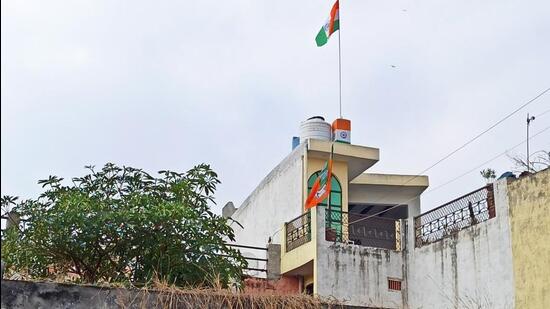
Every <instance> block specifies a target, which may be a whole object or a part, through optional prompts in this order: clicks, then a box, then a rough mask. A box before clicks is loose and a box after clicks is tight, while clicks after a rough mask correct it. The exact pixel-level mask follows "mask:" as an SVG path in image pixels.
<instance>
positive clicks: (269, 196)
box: [231, 144, 306, 276]
mask: <svg viewBox="0 0 550 309" xmlns="http://www.w3.org/2000/svg"><path fill="white" fill-rule="evenodd" d="M305 146H306V145H305V144H302V145H300V146H298V147H297V148H296V149H294V150H293V151H292V153H290V154H289V155H288V156H287V157H286V158H285V159H284V160H283V161H282V162H281V163H280V164H279V165H278V166H277V167H275V168H274V169H273V170H272V171H271V172H270V173H269V175H267V176H266V177H265V178H264V179H263V180H262V182H261V183H260V184H259V185H258V187H257V188H256V189H255V190H254V191H253V192H252V193H251V194H250V196H249V197H248V198H247V199H246V200H245V201H244V202H243V204H242V205H241V206H240V207H239V209H238V210H237V211H236V212H235V213H234V214H233V215H232V216H231V217H232V218H233V219H235V220H236V221H238V222H239V223H240V224H241V225H242V226H243V227H240V226H239V225H238V224H235V223H232V224H231V226H232V227H233V229H234V230H235V236H236V241H235V243H237V244H242V245H251V246H257V247H265V246H266V245H267V242H268V239H269V237H272V240H273V243H280V239H281V237H280V236H279V234H280V233H284V231H281V228H282V227H283V223H284V222H286V221H289V220H291V219H293V218H296V217H298V216H299V215H300V214H301V213H302V173H303V170H302V169H303V167H302V165H303V162H302V160H303V159H302V155H303V152H304V148H305ZM241 251H242V252H243V254H244V255H246V256H247V257H259V258H265V256H257V255H258V251H253V250H252V251H250V250H248V251H247V250H246V249H241ZM257 263H262V262H254V261H249V264H250V265H249V266H250V267H254V268H263V267H264V265H263V264H262V265H259V264H258V265H256V264H257ZM249 274H251V275H254V276H256V275H258V276H265V274H262V273H257V274H256V273H254V274H252V273H249Z"/></svg>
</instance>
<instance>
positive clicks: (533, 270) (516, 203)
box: [508, 169, 550, 309]
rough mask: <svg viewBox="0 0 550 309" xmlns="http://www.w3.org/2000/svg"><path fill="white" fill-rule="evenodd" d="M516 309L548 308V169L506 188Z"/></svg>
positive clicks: (549, 291) (549, 202)
mask: <svg viewBox="0 0 550 309" xmlns="http://www.w3.org/2000/svg"><path fill="white" fill-rule="evenodd" d="M508 199H509V203H510V223H511V228H512V256H513V262H514V265H513V267H514V285H515V292H516V293H515V302H516V307H517V308H541V309H542V308H550V279H549V278H550V241H549V240H548V235H550V169H547V170H545V171H542V172H539V173H537V174H535V175H531V176H528V177H523V178H520V179H518V180H515V181H512V182H510V183H509V184H508Z"/></svg>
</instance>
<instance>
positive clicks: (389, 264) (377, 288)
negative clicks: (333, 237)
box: [315, 207, 403, 308]
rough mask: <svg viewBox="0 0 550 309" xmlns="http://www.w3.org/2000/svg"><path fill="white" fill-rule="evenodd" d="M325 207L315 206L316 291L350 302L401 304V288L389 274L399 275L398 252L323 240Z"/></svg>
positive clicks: (399, 253)
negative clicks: (391, 282) (392, 283)
mask: <svg viewBox="0 0 550 309" xmlns="http://www.w3.org/2000/svg"><path fill="white" fill-rule="evenodd" d="M324 213H325V212H324V208H323V207H317V226H318V227H321V228H319V229H318V230H317V258H316V260H315V263H316V279H315V282H316V284H315V293H317V294H319V295H322V296H325V297H328V296H331V297H335V298H336V299H338V300H341V301H345V302H346V304H349V305H353V306H366V307H369V306H370V307H375V308H402V307H403V301H402V300H403V297H402V294H401V292H398V291H390V290H389V289H388V277H389V278H396V279H402V278H403V275H402V274H403V272H402V265H403V259H402V254H401V252H397V251H392V250H386V249H377V248H369V247H362V246H358V245H346V244H340V243H333V242H328V241H325V234H324V233H325V229H324V225H325V224H324V222H325V221H324V220H325V219H324V218H325V216H324Z"/></svg>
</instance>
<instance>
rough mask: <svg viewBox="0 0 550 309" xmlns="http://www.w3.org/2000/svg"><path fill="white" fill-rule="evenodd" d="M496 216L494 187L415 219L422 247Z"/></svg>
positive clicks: (418, 243)
mask: <svg viewBox="0 0 550 309" xmlns="http://www.w3.org/2000/svg"><path fill="white" fill-rule="evenodd" d="M493 217H495V204H494V197H493V185H492V184H490V185H487V186H485V187H483V188H480V189H478V190H475V191H473V192H470V193H468V194H466V195H463V196H461V197H459V198H457V199H454V200H452V201H450V202H448V203H445V204H443V205H441V206H439V207H437V208H435V209H432V210H430V211H428V212H425V213H423V214H421V215H419V216H417V217H415V218H414V226H415V238H416V241H415V242H416V246H417V247H420V246H422V245H424V244H428V243H431V242H434V241H438V240H440V239H442V238H444V237H445V236H448V235H451V234H453V233H455V232H457V231H459V230H462V229H464V228H467V227H469V226H472V225H475V224H478V223H480V222H483V221H486V220H488V219H490V218H493Z"/></svg>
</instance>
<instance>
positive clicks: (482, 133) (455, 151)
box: [402, 88, 550, 185]
mask: <svg viewBox="0 0 550 309" xmlns="http://www.w3.org/2000/svg"><path fill="white" fill-rule="evenodd" d="M548 91H550V88H547V89H545V90H544V91H542V92H541V93H539V94H538V95H537V96H535V97H534V98H532V99H531V100H529V101H527V102H526V103H524V104H523V105H521V106H520V107H518V108H516V109H515V110H514V111H512V112H511V113H510V114H508V115H507V116H505V117H504V118H502V119H500V120H499V121H497V122H496V123H494V124H493V125H491V126H490V127H489V128H487V129H485V130H484V131H483V132H481V133H479V134H478V135H476V136H475V137H473V138H472V139H470V140H469V141H467V142H466V143H464V144H463V145H462V146H460V147H458V148H457V149H455V150H453V151H451V152H450V153H449V154H447V155H446V156H444V157H443V158H441V159H439V160H438V161H437V162H435V163H434V164H432V165H430V166H428V167H427V168H425V169H424V170H422V171H421V172H419V173H417V174H416V175H415V176H413V177H411V178H410V179H409V180H408V181H407V182H405V183H403V184H402V185H406V184H408V183H409V182H411V181H413V180H414V179H416V178H418V177H419V176H420V175H422V174H424V173H425V172H427V171H429V170H431V169H432V168H434V167H435V166H437V165H439V164H440V163H441V162H443V161H445V160H447V159H448V158H449V157H451V156H452V155H454V154H455V153H457V152H459V151H460V150H462V149H464V148H465V147H466V146H468V145H469V144H471V143H473V142H474V141H475V140H477V139H478V138H480V137H481V136H483V135H484V134H485V133H487V132H489V131H491V130H492V129H493V128H495V127H496V126H498V125H499V124H501V123H502V122H504V121H505V120H506V119H508V118H510V117H512V115H514V114H515V113H517V112H519V111H520V110H521V109H523V108H524V107H526V106H527V105H529V104H531V103H533V102H535V101H536V100H537V99H538V98H540V97H542V96H543V95H545V94H546V93H547V92H548Z"/></svg>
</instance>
